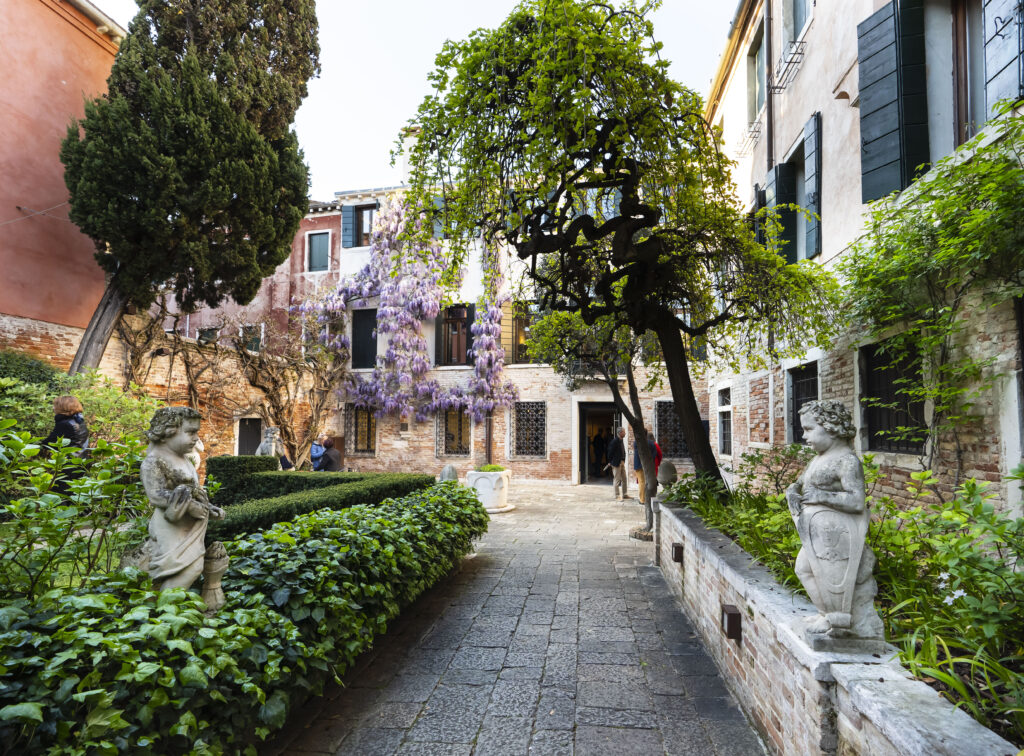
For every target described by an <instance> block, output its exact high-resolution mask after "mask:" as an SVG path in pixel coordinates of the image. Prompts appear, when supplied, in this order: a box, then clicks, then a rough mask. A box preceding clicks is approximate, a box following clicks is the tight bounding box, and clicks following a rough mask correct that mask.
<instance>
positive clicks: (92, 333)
mask: <svg viewBox="0 0 1024 756" xmlns="http://www.w3.org/2000/svg"><path fill="white" fill-rule="evenodd" d="M127 304H128V297H127V295H125V294H124V293H123V292H122V291H121V290H120V289H118V288H117V282H116V279H114V278H111V279H110V281H109V282H107V288H106V290H105V291H104V292H103V297H102V298H101V299H100V303H99V304H98V305H96V310H95V312H93V314H92V317H91V318H90V319H89V325H88V326H86V328H85V333H84V334H82V340H81V341H80V342H79V344H78V351H77V352H75V358H74V359H73V360H72V361H71V367H70V368H69V369H68V374H69V375H75V374H76V373H84V372H85V371H86V370H89V369H93V368H98V367H99V366H100V360H101V359H103V352H105V351H106V349H107V344H108V343H109V342H110V337H111V336H112V335H113V333H114V329H115V328H116V327H117V322H118V321H119V320H120V319H121V315H122V314H123V313H124V308H125V306H126V305H127Z"/></svg>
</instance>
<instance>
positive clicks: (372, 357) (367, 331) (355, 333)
mask: <svg viewBox="0 0 1024 756" xmlns="http://www.w3.org/2000/svg"><path fill="white" fill-rule="evenodd" d="M376 330H377V311H376V310H353V311H352V367H353V368H354V369H359V368H372V367H373V366H374V365H376V364H377V334H376Z"/></svg>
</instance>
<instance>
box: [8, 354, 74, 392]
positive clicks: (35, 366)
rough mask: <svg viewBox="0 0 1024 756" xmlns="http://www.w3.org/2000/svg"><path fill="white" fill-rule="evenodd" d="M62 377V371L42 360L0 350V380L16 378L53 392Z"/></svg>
mask: <svg viewBox="0 0 1024 756" xmlns="http://www.w3.org/2000/svg"><path fill="white" fill-rule="evenodd" d="M64 377H65V375H64V372H63V371H61V370H60V369H58V368H55V367H54V366H53V365H51V364H50V363H48V362H46V361H44V360H40V359H38V358H36V357H33V356H32V355H29V354H25V353H24V352H17V351H15V350H13V349H0V378H16V379H17V380H19V381H21V382H23V383H38V384H41V385H43V386H46V387H47V388H49V389H52V390H55V389H56V388H57V385H58V383H59V382H60V379H61V378H64Z"/></svg>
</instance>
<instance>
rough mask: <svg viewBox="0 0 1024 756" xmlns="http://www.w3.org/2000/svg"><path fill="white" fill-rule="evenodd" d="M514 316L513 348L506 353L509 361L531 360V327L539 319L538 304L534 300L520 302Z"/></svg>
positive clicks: (515, 308)
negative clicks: (509, 352)
mask: <svg viewBox="0 0 1024 756" xmlns="http://www.w3.org/2000/svg"><path fill="white" fill-rule="evenodd" d="M513 313H514V314H513V316H512V350H511V352H512V353H511V354H507V355H505V359H506V361H507V362H519V363H523V362H529V361H530V355H529V341H530V328H532V327H533V324H534V323H535V322H536V321H537V305H536V304H534V303H532V302H518V303H516V305H515V306H514V309H513Z"/></svg>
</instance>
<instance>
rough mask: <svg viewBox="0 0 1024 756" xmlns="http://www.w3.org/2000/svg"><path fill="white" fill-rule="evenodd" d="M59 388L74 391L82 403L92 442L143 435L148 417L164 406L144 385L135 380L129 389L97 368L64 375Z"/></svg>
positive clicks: (73, 393)
mask: <svg viewBox="0 0 1024 756" xmlns="http://www.w3.org/2000/svg"><path fill="white" fill-rule="evenodd" d="M58 391H59V393H61V394H72V395H73V396H75V397H77V398H78V401H80V402H81V403H82V407H83V410H84V411H83V413H82V414H84V415H85V422H86V424H87V425H88V426H89V439H90V442H91V443H95V442H96V441H97V440H99V439H101V438H103V439H106V440H107V441H111V442H118V441H121V440H122V439H124V438H125V437H127V436H138V437H139V438H144V437H145V436H144V434H145V432H146V431H147V430H148V429H149V421H150V420H152V419H153V415H154V414H155V413H156V411H157V410H158V409H159V408H160V407H162V406H163V402H161V401H159V400H157V399H154V398H153V397H151V396H149V395H148V394H147V393H146V392H145V390H144V389H143V388H142V387H141V386H137V385H136V384H134V383H133V384H131V385H130V386H128V388H127V389H126V388H124V386H122V385H121V384H120V383H115V382H114V381H112V380H110V379H109V378H107V377H106V376H104V375H101V374H100V373H98V372H97V371H95V370H89V371H87V372H85V373H78V374H76V375H71V376H65V377H64V379H63V380H62V381H61V384H60V387H59V389H58ZM51 419H52V412H51ZM47 433H49V428H48V429H47Z"/></svg>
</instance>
